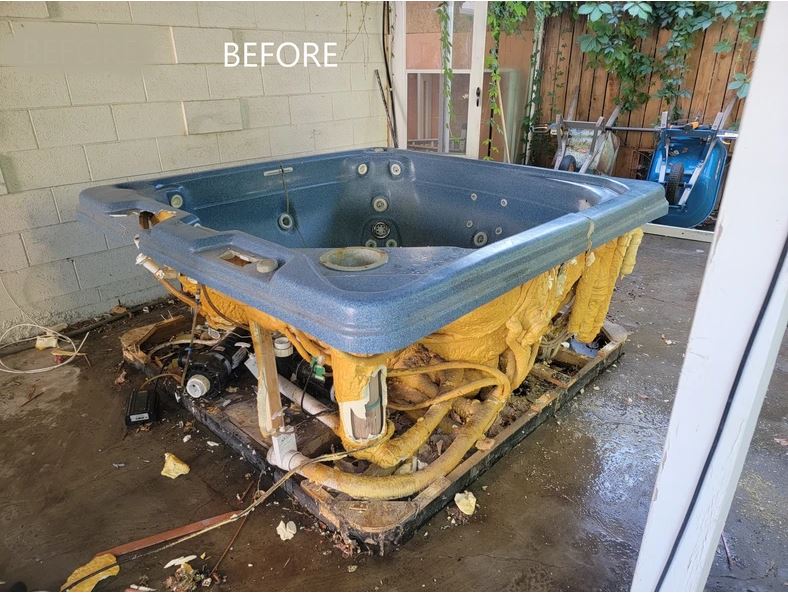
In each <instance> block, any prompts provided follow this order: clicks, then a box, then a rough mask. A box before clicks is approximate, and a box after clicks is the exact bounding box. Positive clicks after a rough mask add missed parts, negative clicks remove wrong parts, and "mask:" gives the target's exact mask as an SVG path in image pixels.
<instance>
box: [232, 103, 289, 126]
mask: <svg viewBox="0 0 788 594" xmlns="http://www.w3.org/2000/svg"><path fill="white" fill-rule="evenodd" d="M241 117H242V119H243V125H244V128H262V127H267V126H281V125H284V124H289V123H290V102H289V101H288V98H287V97H286V96H281V97H251V98H245V99H241Z"/></svg>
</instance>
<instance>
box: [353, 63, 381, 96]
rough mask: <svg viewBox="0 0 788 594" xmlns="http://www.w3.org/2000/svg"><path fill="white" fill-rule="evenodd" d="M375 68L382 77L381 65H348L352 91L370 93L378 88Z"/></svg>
mask: <svg viewBox="0 0 788 594" xmlns="http://www.w3.org/2000/svg"><path fill="white" fill-rule="evenodd" d="M375 68H377V69H378V70H379V71H380V72H381V77H382V76H383V64H372V63H370V64H350V84H351V87H352V88H353V90H354V91H372V90H374V89H377V88H378V82H377V80H376V79H375Z"/></svg>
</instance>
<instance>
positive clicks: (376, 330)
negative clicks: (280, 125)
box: [79, 149, 668, 354]
mask: <svg viewBox="0 0 788 594" xmlns="http://www.w3.org/2000/svg"><path fill="white" fill-rule="evenodd" d="M282 171H284V174H283V173H281V172H282ZM667 208H668V207H667V203H666V201H665V200H664V197H663V191H662V189H661V188H660V186H659V185H658V184H654V183H650V182H642V181H636V180H620V179H612V178H603V177H594V176H589V175H578V174H573V173H565V172H561V171H551V170H545V169H538V168H534V167H522V166H516V165H505V164H501V163H495V162H488V161H470V160H467V159H463V158H457V157H447V156H441V155H434V154H427V153H420V152H414V151H404V150H392V149H386V150H382V149H371V150H360V151H352V152H343V153H334V154H328V155H320V156H314V157H307V158H300V159H292V160H287V161H282V162H279V161H269V162H263V163H259V164H254V165H246V166H243V167H233V168H228V169H218V170H214V171H205V172H201V173H194V174H187V175H179V176H174V177H167V178H163V179H159V180H153V181H147V182H130V183H122V184H117V185H112V186H103V187H98V188H91V189H87V190H84V191H83V192H82V194H81V197H80V206H79V209H80V212H81V213H82V216H84V217H88V218H90V219H91V220H93V221H95V222H97V223H101V224H104V225H107V224H109V225H110V226H113V227H115V228H116V229H118V230H120V231H122V232H125V233H129V234H131V235H139V248H140V251H141V252H142V253H144V254H146V255H147V256H150V257H151V258H153V259H154V260H156V261H157V262H159V263H161V264H164V265H167V266H170V267H172V268H174V269H175V270H178V271H180V272H182V273H183V274H186V275H188V276H189V277H191V278H194V279H197V280H199V281H200V282H203V283H205V284H207V285H209V286H211V287H214V288H216V289H218V290H220V291H222V292H223V293H225V294H227V295H230V296H232V297H234V298H236V299H238V300H239V301H242V302H244V303H247V304H249V305H251V306H253V307H256V308H259V309H261V310H263V311H265V312H267V313H268V314H270V315H272V316H274V317H276V318H278V319H281V320H283V321H284V322H286V323H288V324H291V325H292V326H294V327H297V328H299V329H301V330H303V331H305V332H308V333H309V334H311V335H312V336H314V337H316V338H318V339H320V340H323V341H325V342H326V343H328V344H330V345H332V346H334V347H336V348H338V349H341V350H344V351H348V352H353V353H359V354H372V353H383V352H387V351H393V350H395V349H398V348H402V347H404V346H407V345H409V344H411V343H413V342H414V341H416V340H418V339H419V338H421V337H422V336H425V335H427V334H429V333H431V332H433V331H435V330H437V329H439V328H441V327H443V326H445V325H446V324H447V323H449V322H451V321H452V320H455V319H457V318H458V317H460V316H461V315H463V314H465V313H468V312H469V311H471V310H473V309H475V308H476V307H478V306H479V305H481V304H483V303H486V302H488V301H490V300H491V299H493V298H494V297H497V296H498V295H501V294H502V293H504V292H506V291H508V290H510V289H512V288H514V287H515V286H517V285H520V284H522V283H523V282H524V281H525V280H527V279H529V278H532V277H534V276H536V275H537V274H539V273H541V272H544V271H545V270H547V269H549V268H550V267H552V266H555V265H557V264H559V263H561V262H564V261H566V260H568V259H570V258H572V257H574V256H575V255H577V254H578V253H581V252H584V251H586V250H587V249H589V248H590V247H594V246H599V245H602V244H603V243H605V242H607V241H610V240H611V239H614V238H616V237H619V236H620V235H622V234H623V233H625V232H627V231H631V230H632V229H635V228H637V227H639V226H640V225H642V224H644V223H647V222H649V221H651V220H653V219H655V218H658V217H660V216H663V215H664V214H665V213H666V212H667ZM162 210H165V211H169V210H171V211H172V212H173V213H174V216H172V217H171V218H168V219H167V220H165V221H163V222H161V223H159V224H157V225H156V226H155V227H153V228H151V229H149V230H147V231H141V230H140V227H139V223H138V219H137V216H136V213H139V212H151V213H157V212H159V211H162ZM129 212H131V213H133V214H132V216H124V215H125V214H127V213H129ZM282 215H285V216H284V217H283V216H282ZM282 219H284V220H282ZM288 225H289V226H288ZM365 245H374V246H376V247H377V248H379V249H382V250H383V251H384V252H385V254H386V256H387V258H388V261H387V262H386V263H385V264H384V265H382V266H379V267H373V268H371V269H360V270H358V271H352V272H350V271H347V270H332V269H330V268H327V267H326V266H323V265H321V263H320V257H321V255H323V254H324V253H325V252H326V250H327V249H328V248H341V247H346V246H365ZM228 250H232V251H237V252H238V253H240V254H243V255H247V256H249V258H250V259H254V258H266V259H271V260H275V261H276V269H275V270H273V271H271V272H262V273H261V272H259V271H258V270H257V267H256V266H254V265H251V266H238V265H236V264H234V263H232V262H231V261H230V260H228V259H227V257H226V254H227V252H228ZM223 256H224V257H223Z"/></svg>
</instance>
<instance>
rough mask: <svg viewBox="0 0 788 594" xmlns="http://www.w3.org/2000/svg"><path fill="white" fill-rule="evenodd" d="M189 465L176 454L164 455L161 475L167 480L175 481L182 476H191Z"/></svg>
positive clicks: (167, 453) (166, 453)
mask: <svg viewBox="0 0 788 594" xmlns="http://www.w3.org/2000/svg"><path fill="white" fill-rule="evenodd" d="M189 470H191V469H190V468H189V465H188V464H186V462H184V461H183V460H181V459H180V458H178V456H176V455H175V454H171V453H170V452H165V453H164V466H163V467H162V469H161V475H162V476H166V477H167V478H171V479H175V478H178V477H179V476H181V475H182V474H189Z"/></svg>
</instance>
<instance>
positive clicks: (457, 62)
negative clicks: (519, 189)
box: [404, 1, 487, 158]
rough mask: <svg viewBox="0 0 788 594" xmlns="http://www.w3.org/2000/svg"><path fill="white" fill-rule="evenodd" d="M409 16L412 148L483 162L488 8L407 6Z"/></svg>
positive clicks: (480, 5)
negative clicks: (481, 138) (445, 64)
mask: <svg viewBox="0 0 788 594" xmlns="http://www.w3.org/2000/svg"><path fill="white" fill-rule="evenodd" d="M404 12H405V50H406V51H405V54H406V60H405V62H406V63H405V75H406V86H407V96H406V109H405V110H404V111H405V113H406V121H407V126H406V132H407V148H409V149H412V150H421V151H432V152H441V153H451V154H458V155H466V156H468V157H472V158H478V156H479V132H480V123H481V112H482V106H481V104H482V101H481V96H482V81H483V77H484V51H485V30H486V21H487V3H486V2H459V1H456V2H408V3H406V4H405V7H404ZM444 31H445V33H444ZM444 56H445V62H446V63H448V64H451V69H450V71H449V69H444Z"/></svg>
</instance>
